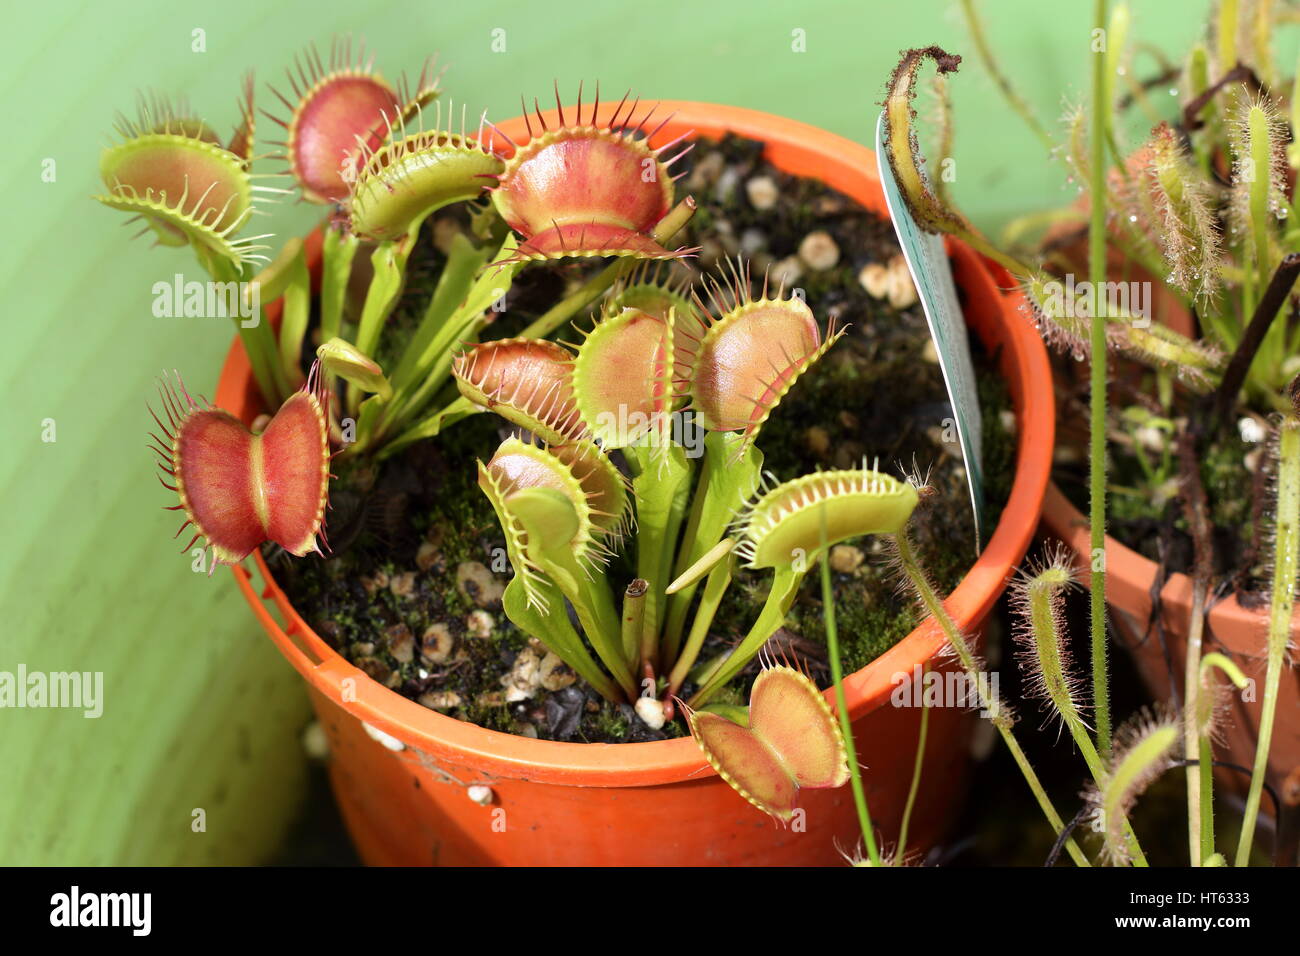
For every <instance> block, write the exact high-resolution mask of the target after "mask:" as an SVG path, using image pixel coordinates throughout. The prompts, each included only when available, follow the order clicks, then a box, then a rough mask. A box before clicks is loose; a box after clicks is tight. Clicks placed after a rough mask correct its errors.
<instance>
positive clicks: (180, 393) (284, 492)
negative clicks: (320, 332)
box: [149, 369, 330, 564]
mask: <svg viewBox="0 0 1300 956" xmlns="http://www.w3.org/2000/svg"><path fill="white" fill-rule="evenodd" d="M322 388H323V385H322V382H321V376H320V374H319V371H318V370H317V369H313V371H312V375H311V376H310V378H309V379H308V382H307V385H306V386H305V387H304V388H303V389H302V390H301V391H298V392H295V393H294V394H292V395H290V396H289V398H288V399H286V400H285V402H284V404H283V405H281V406H280V409H279V411H277V412H276V413H275V415H274V416H273V417H272V418H271V420H270V423H269V424H268V425H267V426H266V428H265V429H264V430H263V431H262V432H261V433H259V434H253V433H252V432H251V431H249V430H248V428H246V427H245V426H244V424H243V423H242V422H240V421H239V420H238V419H237V418H235V417H234V416H233V415H230V414H229V413H227V412H224V411H222V410H221V409H219V408H213V407H211V406H208V405H206V404H200V403H199V402H196V401H195V400H194V399H193V398H191V397H190V395H189V393H188V392H187V391H186V390H185V386H184V385H183V384H182V383H181V382H180V379H179V377H178V378H177V380H176V382H175V384H174V385H173V384H171V383H168V382H164V383H163V384H162V385H161V386H160V388H159V393H160V396H161V403H162V416H161V417H160V416H159V415H158V414H157V413H155V412H153V411H152V409H151V410H150V412H151V414H153V418H154V421H155V422H156V423H157V424H158V427H159V428H160V429H161V430H162V434H161V435H159V434H157V433H150V435H149V437H150V439H151V441H152V442H153V444H152V445H151V446H150V447H151V448H152V450H153V451H154V453H155V454H157V455H158V457H159V462H158V464H159V467H160V468H161V469H162V470H163V472H164V473H166V474H167V475H169V476H170V477H171V478H172V479H173V480H174V481H175V482H176V483H175V485H171V484H168V483H167V482H166V481H164V482H163V485H164V487H166V488H169V489H171V490H173V491H175V492H176V493H177V494H178V495H179V497H180V504H179V505H177V506H175V507H174V508H172V509H169V510H184V511H185V513H186V516H187V520H186V522H185V523H184V524H182V525H181V527H180V529H179V530H178V531H177V532H176V534H177V535H179V534H180V532H181V531H183V530H184V529H185V528H186V527H189V526H193V528H194V531H195V534H194V537H193V538H192V539H191V540H190V543H189V544H188V545H186V550H188V549H189V547H190V546H191V545H193V544H194V542H195V541H197V540H198V539H199V538H200V537H203V538H205V539H207V544H208V546H209V547H211V549H212V554H213V558H214V559H215V561H214V564H215V563H220V564H237V563H238V562H240V561H242V560H243V559H244V558H246V557H247V556H248V555H249V554H250V553H252V551H253V550H254V549H255V548H256V547H258V546H259V545H260V544H261V543H262V542H264V541H273V542H275V543H276V544H278V545H280V547H282V548H284V549H285V550H286V551H288V552H289V553H290V554H294V555H297V556H299V557H301V556H303V555H305V554H307V553H308V552H310V551H316V552H318V553H319V552H320V544H319V542H318V540H317V535H318V534H320V535H321V536H322V537H323V534H324V531H323V527H322V525H323V523H324V520H325V507H326V502H327V498H328V494H329V463H330V448H329V430H328V425H327V419H326V414H325V411H324V405H323V399H324V393H323V391H322Z"/></svg>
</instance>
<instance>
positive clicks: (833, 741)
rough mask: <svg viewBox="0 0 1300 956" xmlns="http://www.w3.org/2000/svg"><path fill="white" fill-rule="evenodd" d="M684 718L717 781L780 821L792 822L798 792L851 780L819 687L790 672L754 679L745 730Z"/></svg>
mask: <svg viewBox="0 0 1300 956" xmlns="http://www.w3.org/2000/svg"><path fill="white" fill-rule="evenodd" d="M686 716H687V720H688V722H689V724H690V727H691V733H692V735H694V737H695V742H696V743H697V744H698V745H699V747H700V750H702V751H703V752H704V756H705V757H706V758H707V759H708V761H709V763H710V764H711V765H712V766H713V768H714V769H715V770H716V771H717V772H718V774H719V776H721V777H722V779H724V780H725V781H727V783H728V784H730V785H731V786H732V787H733V788H734V789H735V790H736V792H737V793H739V794H740V795H741V796H742V797H744V798H745V799H746V800H748V801H749V802H750V803H752V804H753V805H754V806H756V807H758V808H759V809H760V810H762V811H764V812H765V813H769V814H771V815H772V816H774V817H776V818H777V819H779V820H783V821H788V820H790V819H791V818H792V817H793V816H794V810H795V802H796V799H797V797H798V795H799V791H800V790H801V789H805V788H806V789H822V788H827V787H839V786H843V785H844V784H845V783H846V782H847V781H848V779H849V765H848V749H847V748H846V747H845V745H844V737H843V735H842V734H841V732H840V726H839V723H838V721H836V719H835V716H834V714H833V713H832V711H831V708H830V706H829V705H828V704H827V703H826V698H825V697H823V696H822V694H821V692H820V691H819V690H818V689H817V685H816V684H814V683H813V682H812V681H811V680H810V679H809V678H808V677H807V675H805V674H801V673H800V672H799V671H797V670H794V669H793V668H791V667H785V666H775V667H768V668H765V669H764V670H763V671H762V672H761V673H760V674H759V675H758V677H756V678H755V679H754V686H753V687H752V689H751V690H750V693H749V720H748V726H747V727H746V726H742V725H741V724H739V723H737V722H735V721H732V720H730V719H728V718H727V717H725V716H723V715H722V714H719V713H716V712H712V711H709V710H691V709H687V710H686Z"/></svg>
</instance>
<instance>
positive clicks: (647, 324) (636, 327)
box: [573, 308, 673, 448]
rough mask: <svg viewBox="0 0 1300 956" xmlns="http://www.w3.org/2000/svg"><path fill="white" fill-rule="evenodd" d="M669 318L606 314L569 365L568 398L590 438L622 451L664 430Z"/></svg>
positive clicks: (669, 388)
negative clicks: (570, 365)
mask: <svg viewBox="0 0 1300 956" xmlns="http://www.w3.org/2000/svg"><path fill="white" fill-rule="evenodd" d="M672 350H673V322H672V313H670V314H669V318H668V320H667V321H664V320H663V319H659V318H657V317H655V316H653V315H651V314H649V313H648V312H642V311H641V310H640V309H633V308H625V309H622V310H621V311H619V312H617V313H608V312H607V313H606V314H605V315H604V316H603V317H602V318H601V319H600V321H599V322H597V323H596V325H595V327H593V328H592V330H591V331H590V332H588V333H587V336H586V338H585V339H584V340H583V342H582V344H581V345H580V346H579V347H578V354H577V357H576V358H574V360H573V397H574V400H575V401H576V402H577V405H578V410H579V411H580V412H581V413H582V418H583V421H584V422H586V424H587V427H588V428H589V429H590V430H591V434H592V435H593V436H594V437H595V438H596V439H597V440H598V441H600V443H601V444H602V445H603V446H604V447H606V448H624V447H626V446H627V445H630V444H632V443H633V442H636V441H637V440H638V439H640V438H641V437H642V436H643V435H645V434H646V433H647V432H650V431H656V432H657V433H660V434H663V433H666V432H667V431H668V429H669V428H670V424H671V423H670V418H669V416H670V415H671V414H672V410H673V368H672V364H673V363H672V361H671V359H670V358H669V356H670V355H671V354H672Z"/></svg>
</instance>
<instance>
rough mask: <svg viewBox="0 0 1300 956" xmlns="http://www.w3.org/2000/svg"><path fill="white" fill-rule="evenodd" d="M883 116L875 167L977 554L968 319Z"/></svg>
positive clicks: (978, 429) (977, 427) (977, 430)
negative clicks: (936, 370) (943, 398)
mask: <svg viewBox="0 0 1300 956" xmlns="http://www.w3.org/2000/svg"><path fill="white" fill-rule="evenodd" d="M884 135H885V115H884V113H883V112H882V113H881V114H880V118H879V120H877V122H876V144H875V148H876V165H877V166H878V167H879V170H880V183H881V185H882V186H883V187H884V191H885V204H886V205H887V206H888V207H889V215H890V218H891V219H892V220H893V223H894V232H895V233H896V234H897V235H898V244H899V246H901V247H902V250H903V258H904V259H906V260H907V268H908V270H909V271H910V272H911V273H912V282H913V283H914V284H915V285H916V293H917V296H918V297H919V298H920V300H921V306H922V308H924V309H925V320H926V322H927V323H928V324H929V326H930V337H931V338H932V339H933V340H934V347H935V350H936V351H937V352H938V354H939V367H940V369H942V370H943V381H944V384H945V385H946V386H947V387H948V401H949V403H950V404H951V405H952V414H953V422H954V424H955V426H956V429H957V440H958V441H959V442H960V443H961V454H962V461H963V462H964V464H965V471H966V482H967V484H968V486H969V487H970V500H971V509H972V510H973V511H974V513H975V552H976V554H978V553H979V552H980V551H981V550H983V542H984V541H986V540H988V538H987V531H988V529H987V527H986V521H987V519H986V517H985V512H984V463H983V460H982V458H981V457H980V456H981V448H982V436H983V423H982V422H981V420H980V405H979V394H978V392H977V391H976V388H975V368H974V366H973V364H972V363H971V355H970V339H969V338H968V337H967V335H966V320H965V318H964V316H963V315H962V310H961V305H960V304H959V303H958V300H957V287H956V286H955V285H954V284H953V279H952V267H951V266H950V265H949V264H948V254H947V252H946V251H945V250H944V245H943V238H942V237H941V236H937V235H931V234H930V233H927V232H924V231H923V230H922V229H921V227H920V226H918V225H917V223H916V220H914V219H913V218H912V215H911V213H910V212H909V211H908V208H907V203H906V202H905V201H904V200H903V194H902V192H901V191H900V190H899V188H898V183H897V182H896V181H895V179H894V171H893V169H892V168H890V165H889V159H888V157H887V155H886V152H885V141H884Z"/></svg>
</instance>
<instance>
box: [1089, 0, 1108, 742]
mask: <svg viewBox="0 0 1300 956" xmlns="http://www.w3.org/2000/svg"><path fill="white" fill-rule="evenodd" d="M1093 10H1094V15H1093V23H1094V25H1095V27H1096V29H1097V30H1100V31H1102V32H1101V34H1100V35H1102V36H1105V30H1106V0H1095V3H1094V7H1093ZM1108 62H1109V57H1108V55H1107V52H1106V50H1104V49H1103V50H1096V49H1094V51H1093V59H1092V126H1091V129H1090V130H1089V133H1090V135H1091V148H1090V150H1089V155H1090V169H1089V174H1090V176H1091V179H1092V183H1091V192H1092V196H1091V199H1092V202H1091V216H1090V221H1089V227H1088V274H1089V279H1090V280H1091V282H1092V287H1093V288H1094V289H1100V288H1102V286H1103V283H1104V282H1105V281H1106V136H1107V133H1108V132H1109V129H1110V90H1109V83H1108V77H1107V75H1106V66H1107V63H1108ZM1093 313H1094V314H1093V316H1092V320H1091V330H1090V331H1091V334H1090V337H1089V338H1090V356H1089V365H1090V369H1089V371H1090V375H1089V382H1090V395H1089V397H1088V409H1089V415H1088V421H1089V430H1090V433H1089V441H1088V525H1089V529H1090V537H1091V546H1092V553H1091V564H1092V579H1091V582H1090V598H1091V600H1090V613H1091V620H1090V624H1091V633H1092V699H1093V712H1094V714H1095V715H1096V721H1097V733H1096V736H1097V749H1098V750H1100V751H1101V752H1102V753H1103V754H1107V755H1108V754H1109V753H1110V746H1111V721H1110V677H1109V672H1108V669H1107V662H1106V316H1105V310H1104V309H1102V308H1096V309H1093Z"/></svg>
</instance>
